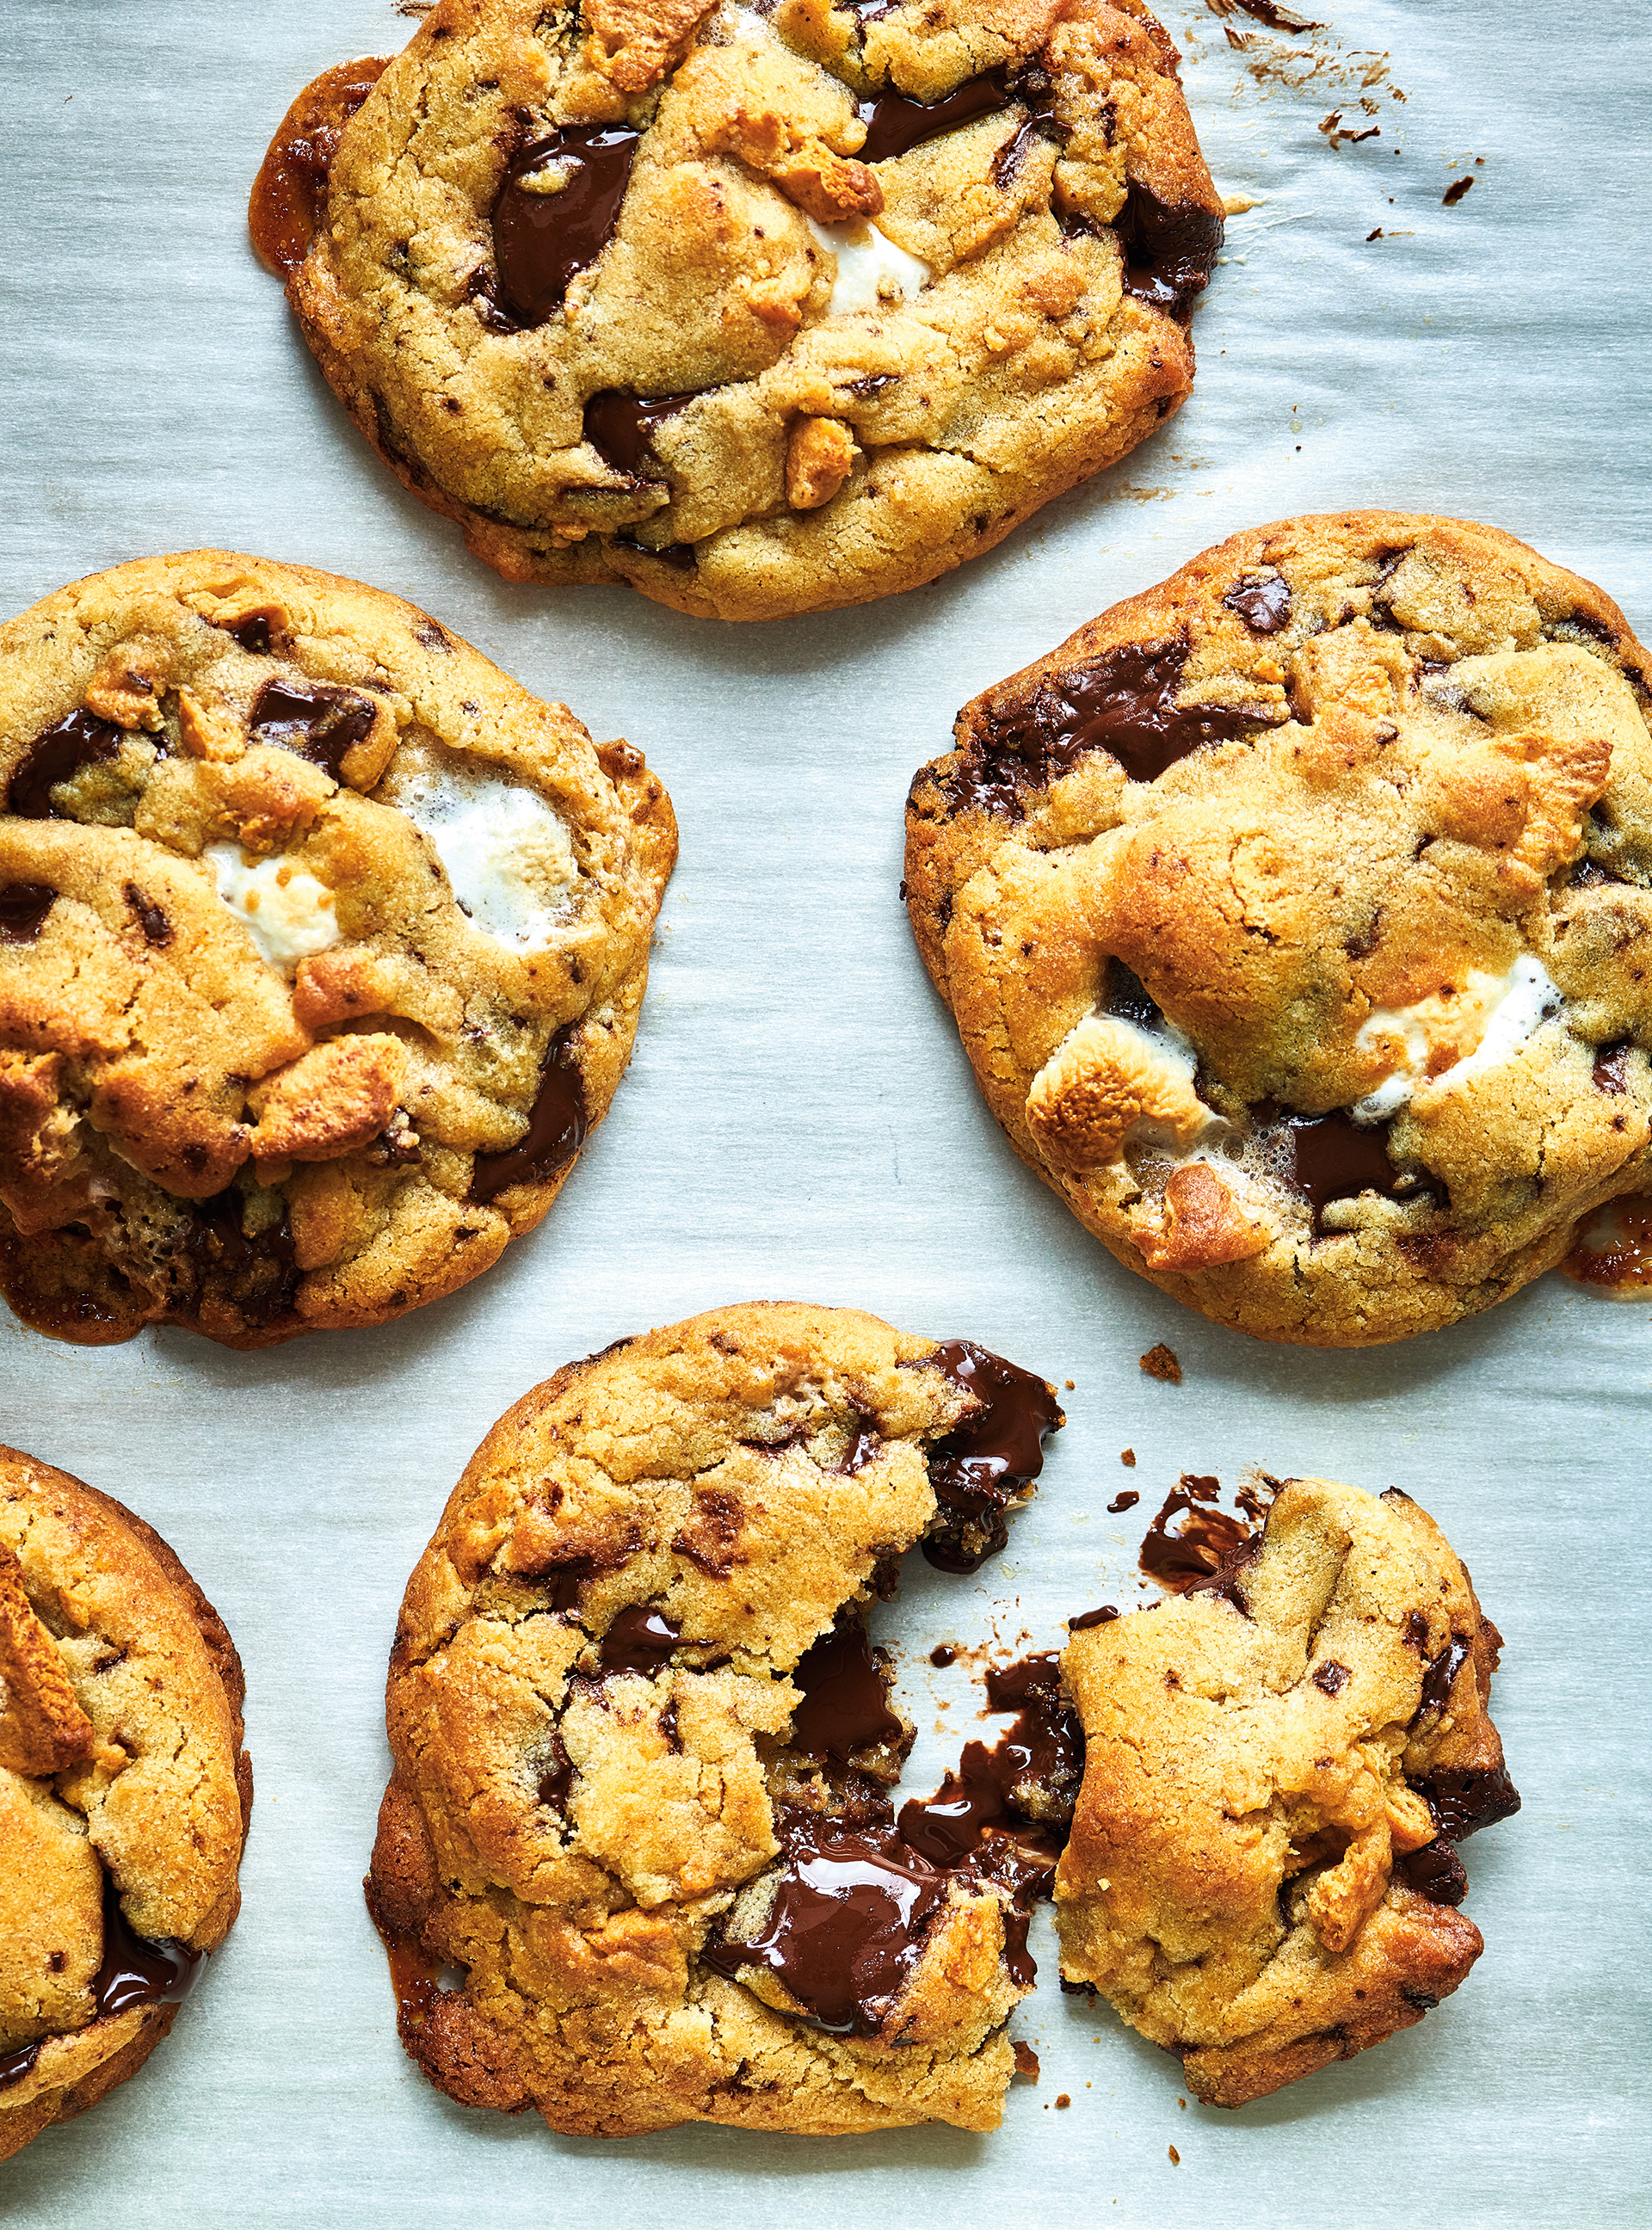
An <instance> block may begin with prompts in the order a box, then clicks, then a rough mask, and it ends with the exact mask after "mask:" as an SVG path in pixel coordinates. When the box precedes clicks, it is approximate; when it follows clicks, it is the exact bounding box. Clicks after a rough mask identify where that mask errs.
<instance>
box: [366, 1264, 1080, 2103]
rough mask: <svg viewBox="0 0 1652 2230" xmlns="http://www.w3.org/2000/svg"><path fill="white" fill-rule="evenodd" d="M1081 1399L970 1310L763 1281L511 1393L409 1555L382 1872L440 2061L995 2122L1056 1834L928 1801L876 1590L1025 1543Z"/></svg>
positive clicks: (498, 2085) (535, 2081)
mask: <svg viewBox="0 0 1652 2230" xmlns="http://www.w3.org/2000/svg"><path fill="white" fill-rule="evenodd" d="M1061 1423H1062V1415H1061V1411H1060V1409H1059V1408H1058V1407H1057V1406H1056V1402H1055V1395H1054V1394H1053V1392H1052V1390H1051V1389H1050V1388H1049V1386H1048V1385H1047V1384H1046V1383H1045V1382H1044V1381H1043V1380H1042V1378H1039V1377H1037V1376H1035V1375H1034V1374H1032V1373H1031V1372H1029V1371H1026V1370H1021V1369H1019V1368H1018V1367H1017V1366H1016V1365H1014V1364H1011V1363H1005V1362H1004V1361H1003V1359H1002V1358H1001V1357H997V1356H994V1355H991V1353H989V1352H988V1351H986V1350H983V1349H981V1348H978V1347H976V1346H974V1345H973V1344H971V1343H968V1342H964V1341H951V1342H945V1343H943V1344H939V1345H938V1344H936V1343H935V1342H934V1341H932V1340H926V1339H920V1338H913V1337H910V1336H908V1335H907V1334H905V1333H902V1332H899V1331H894V1330H892V1329H891V1327H890V1326H889V1325H887V1324H881V1323H880V1322H879V1321H878V1320H877V1319H876V1318H873V1317H868V1316H863V1315H860V1314H858V1313H857V1312H854V1311H850V1310H842V1309H816V1308H809V1307H804V1306H801V1305H791V1304H784V1305H783V1304H772V1305H771V1304H766V1303H764V1304H755V1305H750V1306H745V1307H737V1308H727V1309H720V1310H716V1311H713V1312H710V1313H709V1314H707V1315H705V1316H700V1317H696V1318H692V1319H690V1320H689V1321H688V1322H687V1323H686V1324H675V1325H672V1326H669V1327H668V1328H667V1329H665V1330H663V1331H655V1332H652V1333H650V1334H649V1335H648V1336H647V1337H643V1338H639V1339H632V1340H622V1341H619V1342H617V1343H616V1344H615V1345H614V1346H613V1347H611V1348H610V1349H608V1350H605V1351H604V1352H603V1354H601V1355H597V1356H594V1357H590V1359H589V1360H588V1361H586V1362H584V1363H572V1364H570V1365H569V1366H568V1367H567V1368H566V1369H565V1370H561V1371H559V1372H558V1374H557V1376H555V1377H554V1378H553V1379H552V1380H551V1381H550V1382H548V1383H547V1384H546V1385H544V1386H542V1387H539V1388H538V1389H535V1391H534V1392H533V1393H532V1394H530V1395H527V1396H526V1399H525V1400H524V1401H522V1402H519V1403H518V1404H517V1406H516V1408H514V1409H513V1410H512V1411H510V1412H509V1413H508V1414H507V1415H506V1416H505V1417H504V1418H503V1419H501V1421H500V1423H499V1424H498V1425H497V1426H495V1427H494V1430H493V1432H492V1433H491V1434H489V1436H488V1438H487V1440H485V1441H484V1442H483V1444H482V1446H481V1449H480V1450H479V1451H478V1452H477V1454H476V1456H475V1457H474V1460H473V1461H472V1463H471V1465H470V1466H469V1468H468V1471H467V1472H466V1473H465V1476H464V1478H463V1479H461V1482H460V1484H459V1486H458V1487H457V1488H456V1490H455V1493H454V1495H453V1498H452V1499H451V1500H450V1502H449V1503H448V1509H447V1511H446V1514H445V1515H444V1517H443V1518H442V1524H441V1525H440V1527H439V1528H438V1530H437V1531H436V1537H435V1538H434V1539H433V1540H432V1542H431V1544H430V1546H429V1549H428V1550H426V1552H425V1555H424V1556H423V1559H422V1560H421V1562H420V1564H419V1566H418V1568H417V1569H416V1571H415V1573H414V1575H413V1577H412V1580H411V1582H410V1584H409V1587H408V1590H407V1595H406V1598H405V1601H404V1602H403V1610H402V1617H401V1623H400V1626H399V1628H398V1631H397V1640H396V1645H395V1649H394V1652H393V1653H392V1656H391V1660H390V1685H389V1694H388V1714H389V1724H390V1743H391V1749H392V1751H393V1754H394V1759H395V1767H394V1772H393V1776H392V1778H391V1781H390V1786H389V1788H388V1789H387V1790H386V1792H385V1796H384V1808H383V1810H382V1812H381V1814H380V1818H379V1831H378V1841H377V1844H376V1847H375V1849H374V1853H373V1862H372V1871H371V1875H370V1877H369V1879H368V1883H367V1894H368V1900H369V1904H370V1906H371V1911H372V1913H373V1916H374V1918H375V1920H376V1921H377V1922H378V1925H379V1927H380V1929H381V1930H382V1931H383V1932H384V1936H385V1938H386V1941H387V1943H388V1944H389V1946H390V1952H391V1957H392V1963H393V1966H394V1968H395V1970H396V1973H397V1982H398V1995H399V1999H400V2007H401V2017H400V2029H401V2035H402V2040H403V2044H404V2045H405V2046H406V2047H407V2049H408V2050H409V2052H410V2053H412V2055H413V2056H414V2058H415V2059H416V2060H417V2061H418V2062H419V2064H420V2066H422V2067H423V2069H424V2071H425V2072H426V2073H427V2074H428V2075H429V2077H430V2079H432V2081H433V2082H435V2083H436V2084H437V2085H439V2086H440V2087H441V2088H442V2090H443V2091H446V2092H447V2093H448V2096H449V2097H452V2098H457V2099H459V2100H461V2102H463V2103H465V2104H471V2105H491V2106H498V2107H503V2108H506V2109H507V2110H514V2109H516V2108H519V2107H521V2106H525V2105H529V2104H532V2105H533V2106H535V2107H537V2108H538V2110H539V2112H540V2113H541V2114H542V2115H543V2116H544V2117H545V2120H546V2121H547V2122H548V2123H549V2124H550V2125H551V2126H552V2128H553V2129H556V2130H564V2131H568V2132H571V2133H575V2134H582V2135H586V2136H603V2137H613V2136H623V2135H628V2134H632V2133H636V2132H637V2131H641V2130H655V2129H663V2128H667V2127H669V2126H670V2125H672V2124H676V2123H680V2122H690V2121H713V2122H725V2123H730V2124H739V2125H741V2126H744V2127H747V2128H754V2129H770V2130H794V2131H807V2132H813V2133H816V2134H846V2133H849V2132H853V2131H857V2130H875V2129H888V2128H895V2127H900V2126H902V2125H905V2124H913V2123H920V2122H926V2121H940V2122H949V2123H952V2124H955V2125H957V2126H958V2127H960V2128H965V2129H977V2130H984V2129H991V2128H993V2127H995V2126H996V2125H997V2121H998V2119H999V2116H1000V2112H1001V2110H1002V2102H1003V2095H1004V2091H1005V2090H1006V2088H1007V2086H1008V2085H1009V2082H1010V2077H1011V2074H1012V2073H1013V2072H1014V2066H1015V2061H1014V2057H1013V2054H1012V2052H1011V2047H1010V2043H1009V2040H1008V2039H1007V2037H1006V2035H1005V2024H1006V2021H1007V2020H1008V2016H1009V2014H1010V2010H1011V2008H1013V2007H1014V2005H1015V2004H1016V2001H1017V2000H1018V1999H1020V1998H1021V1997H1022V1996H1023V1995H1025V1992H1026V1990H1027V1988H1029V1986H1030V1983H1031V1980H1032V1966H1031V1962H1030V1960H1029V1957H1028V1956H1027V1952H1026V1917H1027V1911H1028V1908H1029V1902H1030V1898H1031V1896H1032V1895H1034V1894H1036V1893H1037V1891H1038V1888H1039V1887H1040V1886H1042V1885H1044V1884H1047V1881H1048V1876H1049V1864H1048V1854H1047V1853H1043V1854H1038V1853H1031V1854H1029V1853H1026V1852H1023V1851H1022V1850H1021V1849H1020V1848H1019V1847H1017V1845H1016V1838H1015V1835H1014V1834H1013V1832H1011V1833H994V1834H976V1833H975V1832H974V1831H973V1830H971V1833H970V1834H967V1835H965V1834H957V1833H953V1834H948V1833H946V1832H945V1829H944V1824H943V1823H941V1822H939V1821H931V1820H929V1819H928V1818H927V1817H926V1808H925V1807H923V1806H922V1805H919V1806H917V1807H915V1808H914V1807H913V1805H911V1804H908V1805H907V1806H906V1807H905V1808H903V1809H902V1811H901V1813H900V1816H899V1818H898V1819H897V1816H896V1814H895V1809H894V1801H893V1799H892V1796H891V1793H890V1792H891V1790H892V1789H893V1788H894V1783H895V1782H896V1781H897V1780H898V1778H899V1775H900V1765H901V1761H902V1760H903V1758H904V1757H905V1756H906V1754H907V1750H908V1749H909V1747H910V1745H911V1742H912V1738H913V1730H912V1728H911V1726H910V1725H909V1724H907V1722H906V1721H905V1720H903V1719H902V1718H900V1716H899V1714H898V1713H897V1712H896V1711H894V1709H893V1707H892V1705H891V1702H890V1696H889V1676H888V1673H887V1668H886V1667H884V1666H881V1663H880V1661H879V1660H878V1659H877V1658H876V1657H874V1654H873V1653H872V1652H871V1651H870V1649H869V1647H868V1641H867V1637H866V1633H865V1627H864V1623H863V1612H864V1608H865V1606H866V1605H867V1604H868V1602H870V1600H871V1599H872V1597H873V1596H874V1595H875V1594H878V1593H887V1592H889V1591H890V1589H891V1588H892V1585H893V1576H894V1565H895V1562H896V1560H897V1559H898V1558H899V1557H900V1556H901V1555H902V1554H903V1553H904V1551H906V1550H908V1549H910V1548H912V1547H913V1546H914V1545H918V1544H922V1546H923V1548H924V1550H925V1553H926V1556H928V1557H929V1558H930V1560H931V1562H932V1563H935V1564H937V1565H939V1567H940V1568H941V1569H950V1570H965V1571H967V1570H972V1569H975V1567H976V1566H977V1565H978V1564H979V1563H980V1562H981V1561H982V1559H983V1558H984V1556H988V1555H990V1554H991V1553H992V1551H993V1550H994V1549H995V1548H996V1547H997V1546H998V1545H1001V1544H1002V1543H1003V1539H1004V1537H1005V1535H1004V1530H1003V1519H1004V1514H1005V1512H1006V1511H1007V1510H1008V1509H1009V1508H1010V1507H1011V1506H1012V1505H1014V1504H1016V1503H1017V1502H1019V1501H1021V1500H1023V1499H1024V1498H1025V1497H1026V1495H1027V1494H1028V1492H1029V1490H1030V1487H1031V1484H1032V1481H1033V1480H1034V1479H1035V1478H1036V1475H1037V1473H1038V1471H1039V1468H1040V1466H1041V1463H1042V1454H1041V1445H1042V1439H1043V1437H1044V1435H1045V1434H1047V1433H1049V1432H1051V1431H1053V1430H1055V1428H1057V1427H1058V1426H1059V1425H1060V1424H1061ZM442 1969H450V1970H456V1971H455V1973H454V1974H453V1975H451V1976H450V1977H449V1979H448V1982H447V1983H445V1984H444V1981H443V1977H442Z"/></svg>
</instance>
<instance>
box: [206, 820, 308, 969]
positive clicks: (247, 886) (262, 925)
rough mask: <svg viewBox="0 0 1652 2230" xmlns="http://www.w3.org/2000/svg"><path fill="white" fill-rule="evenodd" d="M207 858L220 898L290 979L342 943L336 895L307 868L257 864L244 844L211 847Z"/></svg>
mask: <svg viewBox="0 0 1652 2230" xmlns="http://www.w3.org/2000/svg"><path fill="white" fill-rule="evenodd" d="M201 856H202V857H203V859H204V860H206V861H207V863H208V865H209V866H210V867H211V869H212V872H213V873H214V874H215V875H216V878H217V882H218V896H219V897H220V898H221V899H223V902H224V904H225V906H228V907H229V911H230V912H231V913H232V914H234V916H235V918H236V920H237V921H238V922H239V923H240V924H241V925H242V928H243V929H245V930H248V931H250V932H251V936H252V941H253V943H254V944H255V945H256V946H257V947H258V950H259V951H260V952H261V953H262V955H263V956H264V958H265V959H266V960H268V963H269V964H270V966H271V967H272V968H279V969H280V970H281V973H282V974H283V975H284V976H290V975H292V974H293V972H294V970H295V969H296V968H297V966H298V964H299V962H300V960H303V959H305V958H306V957H307V956H308V955H309V954H310V953H312V952H325V951H326V949H327V947H328V946H329V945H330V944H337V943H338V942H339V937H340V935H341V934H342V932H341V931H340V930H339V916H338V913H337V912H336V910H335V908H334V905H333V896H332V892H331V891H330V890H329V889H328V888H327V886H326V884H325V883H319V882H318V881H317V880H316V879H315V877H314V876H313V875H309V874H306V873H305V872H304V870H303V868H301V867H289V866H288V865H287V861H286V860H281V859H274V860H268V859H264V860H258V859H253V858H251V857H250V856H249V855H248V854H247V853H245V852H243V851H242V848H241V847H240V845H239V844H209V845H208V846H207V848H206V849H205V851H204V852H203V854H202V855H201Z"/></svg>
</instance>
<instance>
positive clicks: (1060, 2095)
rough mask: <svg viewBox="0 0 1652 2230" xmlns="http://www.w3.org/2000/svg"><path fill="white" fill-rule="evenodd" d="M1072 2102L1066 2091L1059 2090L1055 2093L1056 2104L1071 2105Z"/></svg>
mask: <svg viewBox="0 0 1652 2230" xmlns="http://www.w3.org/2000/svg"><path fill="white" fill-rule="evenodd" d="M1072 2103H1073V2102H1072V2100H1071V2099H1070V2098H1068V2095H1067V2093H1066V2091H1057V2092H1056V2093H1055V2104H1057V2105H1058V2106H1070V2105H1071V2104H1072Z"/></svg>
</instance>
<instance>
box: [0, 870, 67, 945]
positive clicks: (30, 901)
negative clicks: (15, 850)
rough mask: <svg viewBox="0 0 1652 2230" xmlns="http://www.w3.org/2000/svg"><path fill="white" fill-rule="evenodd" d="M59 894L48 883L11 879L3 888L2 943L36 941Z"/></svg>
mask: <svg viewBox="0 0 1652 2230" xmlns="http://www.w3.org/2000/svg"><path fill="white" fill-rule="evenodd" d="M56 896H57V893H56V892H55V890H53V889H52V887H51V886H50V885H49V884H48V883H7V884H6V885H5V886H4V887H3V888H0V944H33V943H34V941H35V938H37V937H38V936H39V935H40V932H41V931H42V929H43V928H44V927H45V925H46V917H47V915H48V913H49V912H51V910H52V901H53V900H54V899H55V898H56Z"/></svg>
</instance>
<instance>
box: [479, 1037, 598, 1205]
mask: <svg viewBox="0 0 1652 2230" xmlns="http://www.w3.org/2000/svg"><path fill="white" fill-rule="evenodd" d="M589 1127H590V1126H589V1125H588V1123H587V1121H586V1118H585V1094H584V1086H583V1084H582V1083H581V1080H580V1075H579V1065H578V1061H577V1060H576V1059H575V1057H574V1049H573V1025H571V1024H570V1025H569V1026H568V1028H565V1029H560V1030H558V1032H557V1034H556V1035H555V1037H553V1038H552V1041H551V1049H550V1051H549V1052H548V1053H547V1054H546V1055H545V1067H544V1068H543V1069H542V1070H541V1071H540V1073H539V1092H538V1093H537V1095H536V1096H535V1099H534V1102H533V1105H532V1111H531V1112H530V1113H529V1116H528V1125H527V1129H526V1131H524V1132H523V1134H522V1136H521V1138H519V1140H518V1142H517V1144H515V1145H513V1146H507V1148H506V1149H505V1150H504V1151H503V1152H502V1153H498V1154H478V1155H477V1157H476V1159H475V1162H474V1165H473V1167H472V1169H471V1172H470V1197H471V1198H472V1200H481V1201H487V1200H493V1199H494V1198H496V1197H497V1196H498V1195H499V1194H500V1193H501V1192H503V1191H504V1189H505V1188H506V1187H507V1185H513V1184H543V1183H545V1181H546V1179H547V1178H549V1177H551V1176H554V1175H555V1174H556V1172H557V1171H558V1170H561V1169H565V1168H566V1167H567V1165H568V1163H570V1162H571V1161H572V1159H573V1157H574V1156H575V1155H576V1154H577V1153H578V1151H579V1149H580V1148H581V1146H583V1145H584V1143H585V1133H586V1131H587V1130H588V1128H589Z"/></svg>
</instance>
